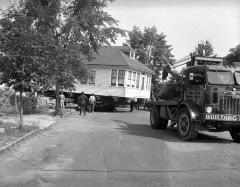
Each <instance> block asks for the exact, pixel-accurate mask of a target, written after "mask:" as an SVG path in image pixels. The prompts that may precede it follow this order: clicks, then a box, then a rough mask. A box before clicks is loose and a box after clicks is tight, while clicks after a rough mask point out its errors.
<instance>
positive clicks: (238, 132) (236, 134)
mask: <svg viewBox="0 0 240 187" xmlns="http://www.w3.org/2000/svg"><path fill="white" fill-rule="evenodd" d="M229 132H230V135H231V137H232V139H233V141H234V142H237V143H240V128H233V129H231V130H230V131H229Z"/></svg>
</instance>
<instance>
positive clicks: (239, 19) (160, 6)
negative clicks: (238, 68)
mask: <svg viewBox="0 0 240 187" xmlns="http://www.w3.org/2000/svg"><path fill="white" fill-rule="evenodd" d="M14 1H15V0H11V2H14ZM8 2H9V0H0V7H2V8H6V7H7V5H8V4H9V3H8ZM106 11H107V12H108V13H109V14H110V15H112V17H114V18H115V19H117V20H118V21H119V27H120V28H122V29H125V30H132V28H133V26H134V25H135V26H138V27H140V29H142V30H143V29H144V27H152V26H155V27H156V28H157V30H158V32H159V33H164V34H165V35H166V40H167V44H168V45H171V46H172V48H173V50H172V54H173V55H174V56H175V59H180V58H182V57H185V56H187V55H189V53H190V52H192V51H193V50H194V48H195V47H196V46H197V44H198V43H199V42H200V41H202V40H204V41H205V40H209V41H210V42H211V43H212V44H213V47H214V52H215V53H216V54H217V55H218V56H220V57H224V56H226V55H227V54H228V52H229V49H230V48H234V47H236V45H238V44H240V0H115V1H114V2H113V3H110V4H109V6H108V8H107V9H106ZM125 40H126V38H121V37H120V38H119V39H118V40H117V42H116V45H122V43H123V42H125Z"/></svg>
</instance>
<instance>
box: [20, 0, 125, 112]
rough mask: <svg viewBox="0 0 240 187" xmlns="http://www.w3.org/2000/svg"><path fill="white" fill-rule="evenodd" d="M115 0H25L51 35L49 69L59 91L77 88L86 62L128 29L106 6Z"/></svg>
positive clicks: (39, 26) (41, 29) (30, 12)
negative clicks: (124, 28)
mask: <svg viewBox="0 0 240 187" xmlns="http://www.w3.org/2000/svg"><path fill="white" fill-rule="evenodd" d="M111 1H112V0H101V1H99V0H68V1H67V0H48V1H47V0H25V1H22V2H21V3H22V6H23V7H24V8H25V10H26V12H27V16H29V17H32V18H33V19H34V22H33V23H34V25H35V27H36V29H37V30H38V31H39V32H41V33H42V34H44V35H46V36H47V37H48V38H49V41H48V43H47V44H46V45H47V46H51V47H48V49H49V56H47V58H46V61H47V62H48V64H47V66H48V69H47V72H48V75H49V80H51V81H50V82H51V83H52V84H53V85H54V86H55V90H56V99H57V102H56V111H58V108H59V91H60V90H63V89H65V90H69V89H74V83H75V81H76V80H80V79H81V78H82V77H85V76H86V74H87V72H86V69H85V68H84V61H85V60H90V59H91V58H92V57H93V54H94V53H96V52H97V50H98V49H99V48H100V47H101V46H102V45H110V43H112V42H115V40H116V39H117V36H118V34H124V31H123V30H122V29H120V28H118V27H117V21H116V20H115V19H114V18H112V17H111V16H110V15H109V14H108V13H107V12H105V11H104V8H105V7H107V5H108V2H111Z"/></svg>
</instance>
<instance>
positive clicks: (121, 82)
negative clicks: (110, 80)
mask: <svg viewBox="0 0 240 187" xmlns="http://www.w3.org/2000/svg"><path fill="white" fill-rule="evenodd" d="M124 79H125V71H124V70H119V71H118V86H124Z"/></svg>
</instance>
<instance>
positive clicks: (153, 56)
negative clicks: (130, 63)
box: [127, 26, 174, 75]
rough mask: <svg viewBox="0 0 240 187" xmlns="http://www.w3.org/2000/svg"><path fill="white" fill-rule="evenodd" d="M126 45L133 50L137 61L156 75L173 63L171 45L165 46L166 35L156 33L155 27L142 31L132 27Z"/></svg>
mask: <svg viewBox="0 0 240 187" xmlns="http://www.w3.org/2000/svg"><path fill="white" fill-rule="evenodd" d="M127 45H129V46H130V47H132V48H133V49H134V50H135V53H136V57H137V59H138V60H139V61H140V62H142V63H143V64H145V65H147V66H148V67H149V68H151V69H152V70H154V71H155V73H156V74H157V75H158V72H159V70H161V69H162V67H163V66H164V65H171V64H173V62H174V59H173V55H172V53H171V51H172V47H171V45H167V41H166V35H164V34H163V33H160V34H159V33H158V31H157V28H156V27H145V28H144V30H143V31H141V30H140V29H139V27H136V26H134V27H133V29H132V31H130V32H129V40H128V41H127Z"/></svg>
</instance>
